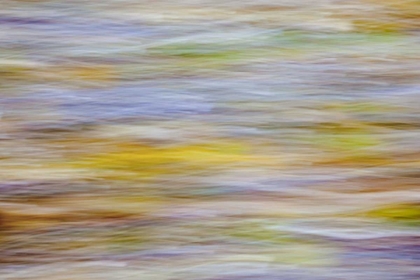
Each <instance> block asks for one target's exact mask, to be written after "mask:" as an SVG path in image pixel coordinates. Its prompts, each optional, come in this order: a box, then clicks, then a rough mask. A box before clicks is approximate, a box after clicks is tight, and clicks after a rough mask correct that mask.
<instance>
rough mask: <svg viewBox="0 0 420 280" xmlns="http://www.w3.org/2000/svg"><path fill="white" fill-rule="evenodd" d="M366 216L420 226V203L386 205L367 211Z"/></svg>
mask: <svg viewBox="0 0 420 280" xmlns="http://www.w3.org/2000/svg"><path fill="white" fill-rule="evenodd" d="M366 216H367V217H371V218H379V219H384V220H386V221H389V222H394V223H401V224H404V225H410V226H420V205H419V204H409V203H408V204H392V205H386V206H384V207H381V208H378V209H375V210H372V211H369V212H367V213H366Z"/></svg>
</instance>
